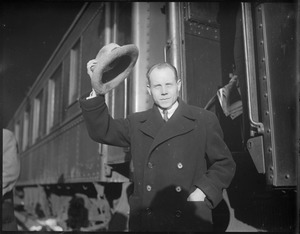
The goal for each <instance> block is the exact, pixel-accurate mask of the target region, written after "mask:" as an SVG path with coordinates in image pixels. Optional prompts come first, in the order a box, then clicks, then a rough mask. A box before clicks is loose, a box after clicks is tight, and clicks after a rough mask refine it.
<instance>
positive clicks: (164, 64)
mask: <svg viewBox="0 0 300 234" xmlns="http://www.w3.org/2000/svg"><path fill="white" fill-rule="evenodd" d="M166 67H168V68H170V69H171V70H173V72H174V75H175V79H176V81H177V80H178V74H177V69H176V67H174V66H173V65H172V64H170V63H167V62H164V63H157V64H154V65H152V66H151V67H150V68H149V69H148V71H147V73H146V77H147V79H148V83H149V84H150V74H151V72H152V71H153V70H154V69H155V68H157V69H161V68H166Z"/></svg>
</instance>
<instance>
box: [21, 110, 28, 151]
mask: <svg viewBox="0 0 300 234" xmlns="http://www.w3.org/2000/svg"><path fill="white" fill-rule="evenodd" d="M28 130H29V112H27V111H26V112H24V119H23V139H22V151H25V150H26V148H27V146H28V133H29V132H28Z"/></svg>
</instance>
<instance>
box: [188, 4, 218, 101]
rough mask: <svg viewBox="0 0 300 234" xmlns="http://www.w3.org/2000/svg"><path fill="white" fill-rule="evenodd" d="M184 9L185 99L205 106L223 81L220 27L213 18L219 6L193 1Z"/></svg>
mask: <svg viewBox="0 0 300 234" xmlns="http://www.w3.org/2000/svg"><path fill="white" fill-rule="evenodd" d="M184 9H185V12H186V14H187V15H186V16H185V21H184V34H185V58H186V64H185V65H186V69H185V71H186V84H185V88H186V95H187V99H186V101H187V102H188V103H189V104H192V105H196V106H200V107H204V106H205V104H206V103H207V102H208V101H209V100H210V99H211V97H213V96H214V95H215V94H216V91H217V89H218V88H219V86H220V85H221V84H222V82H221V81H222V75H221V61H220V36H219V28H218V27H217V24H213V22H215V20H212V19H216V17H217V9H218V7H217V5H215V4H214V3H205V4H202V3H191V4H186V5H185V8H184ZM212 9H215V10H213V11H212ZM191 13H192V17H191ZM200 18H201V19H202V20H199V19H200ZM195 19H197V20H195ZM204 22H205V24H204Z"/></svg>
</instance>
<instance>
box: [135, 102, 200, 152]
mask: <svg viewBox="0 0 300 234" xmlns="http://www.w3.org/2000/svg"><path fill="white" fill-rule="evenodd" d="M178 102H179V106H178V108H177V110H176V111H175V112H174V114H173V115H172V117H171V118H170V119H169V121H168V122H167V123H164V122H163V119H162V117H161V115H160V113H159V110H158V108H157V107H156V106H155V105H153V108H152V109H150V110H149V111H147V112H146V113H145V115H143V116H142V117H141V118H140V122H141V125H140V127H139V129H140V130H141V131H142V132H143V133H145V134H146V135H148V136H150V137H152V138H153V139H154V140H153V143H152V145H151V147H150V151H149V154H150V153H151V151H152V150H153V149H154V148H155V147H156V146H158V145H159V144H161V143H162V142H164V141H166V140H168V139H170V138H172V137H175V136H178V135H182V134H185V133H187V132H189V131H191V130H193V129H194V128H195V126H196V124H195V119H196V118H195V116H194V114H193V112H192V110H191V108H190V107H189V106H188V105H187V104H186V103H185V102H183V101H182V99H181V98H179V99H178Z"/></svg>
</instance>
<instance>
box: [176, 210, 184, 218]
mask: <svg viewBox="0 0 300 234" xmlns="http://www.w3.org/2000/svg"><path fill="white" fill-rule="evenodd" d="M181 214H182V212H181V210H176V212H175V216H176V217H177V218H180V217H181Z"/></svg>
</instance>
